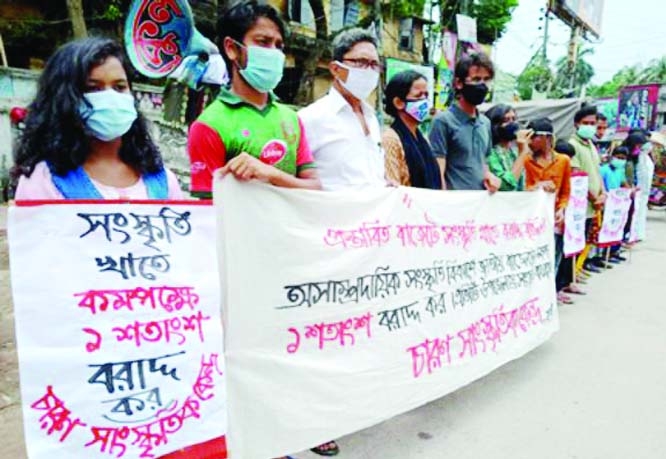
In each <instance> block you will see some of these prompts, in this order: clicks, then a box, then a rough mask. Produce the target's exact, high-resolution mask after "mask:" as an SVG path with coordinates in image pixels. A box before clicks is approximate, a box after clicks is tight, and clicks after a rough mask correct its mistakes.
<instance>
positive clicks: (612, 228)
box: [597, 188, 631, 245]
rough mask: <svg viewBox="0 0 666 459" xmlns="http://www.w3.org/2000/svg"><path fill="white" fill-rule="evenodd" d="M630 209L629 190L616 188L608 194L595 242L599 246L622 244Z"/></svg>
mask: <svg viewBox="0 0 666 459" xmlns="http://www.w3.org/2000/svg"><path fill="white" fill-rule="evenodd" d="M630 207H631V190H630V189H629V188H617V189H615V190H611V191H609V192H608V197H607V198H606V204H605V206H604V216H603V220H602V223H601V229H600V230H599V239H598V241H597V243H598V244H599V245H613V244H619V243H621V242H622V239H623V238H624V227H625V225H626V224H627V219H628V218H629V208H630Z"/></svg>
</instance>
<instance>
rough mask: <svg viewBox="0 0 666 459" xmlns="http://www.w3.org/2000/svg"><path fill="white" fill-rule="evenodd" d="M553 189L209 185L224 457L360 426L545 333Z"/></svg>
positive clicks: (494, 363) (300, 445)
mask: <svg viewBox="0 0 666 459" xmlns="http://www.w3.org/2000/svg"><path fill="white" fill-rule="evenodd" d="M230 196H232V197H233V198H231V199H230V198H229V197H230ZM553 199H554V198H553V196H552V195H548V194H546V193H544V192H534V193H497V194H495V195H492V196H491V195H489V194H488V193H485V192H454V193H441V192H437V191H431V190H421V189H417V188H402V187H401V188H380V189H375V190H364V192H363V193H358V192H357V191H348V192H336V193H321V192H314V191H310V192H309V191H302V190H288V189H283V188H277V187H271V186H268V185H265V184H261V183H255V182H249V183H241V182H238V181H236V180H235V179H233V178H232V177H227V178H225V179H224V180H223V181H221V183H220V182H218V183H216V188H215V200H216V203H223V204H217V205H218V222H220V227H219V228H218V231H219V239H218V248H219V250H220V253H221V255H220V263H221V264H220V268H221V273H222V276H221V278H222V286H223V291H224V292H225V294H224V304H225V308H224V309H223V314H224V323H225V356H226V376H227V390H228V393H229V396H228V412H229V431H228V435H227V441H228V443H227V444H228V448H229V457H230V458H231V459H239V458H242V459H266V458H269V457H280V456H283V455H285V454H291V453H294V452H298V451H301V450H304V449H307V448H311V447H314V446H316V445H318V444H321V443H324V442H325V441H328V440H331V439H332V438H339V437H340V436H342V435H346V434H349V433H352V432H356V431H358V430H361V429H364V428H367V427H369V426H372V425H374V424H377V423H379V422H382V421H384V420H386V419H389V418H391V417H392V416H396V415H398V414H400V413H404V412H406V411H409V410H411V409H413V408H416V407H418V406H420V405H423V404H425V403H428V402H430V401H432V400H435V399H437V398H439V397H442V396H444V395H446V394H448V393H450V392H452V391H454V390H456V389H457V388H459V387H461V386H464V385H466V384H469V383H470V382H472V381H474V380H476V379H478V378H481V377H482V376H484V375H486V374H488V373H489V372H491V371H493V370H494V369H496V368H497V367H499V366H501V365H503V364H505V363H507V362H509V361H511V360H513V359H516V358H519V357H521V356H523V355H524V354H525V353H527V352H529V351H530V350H532V349H534V348H535V347H537V346H539V345H540V344H542V343H543V342H545V341H546V340H548V339H549V338H550V337H551V335H552V334H553V333H554V332H555V331H556V330H557V329H558V316H557V306H556V298H555V287H554V284H555V281H554V274H553V268H554V260H553V259H554V252H553V250H554V240H553V232H552V228H553V211H552V209H553V206H554V202H553Z"/></svg>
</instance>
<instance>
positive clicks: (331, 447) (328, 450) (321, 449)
mask: <svg viewBox="0 0 666 459" xmlns="http://www.w3.org/2000/svg"><path fill="white" fill-rule="evenodd" d="M310 451H312V452H313V453H315V454H319V455H320V456H337V455H338V453H340V448H339V447H338V444H337V443H336V442H335V441H333V440H331V441H329V442H327V443H324V444H321V445H319V446H317V447H315V448H311V449H310Z"/></svg>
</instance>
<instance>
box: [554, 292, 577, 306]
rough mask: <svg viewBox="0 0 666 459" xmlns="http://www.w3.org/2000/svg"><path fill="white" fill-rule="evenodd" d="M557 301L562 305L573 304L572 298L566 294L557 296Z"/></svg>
mask: <svg viewBox="0 0 666 459" xmlns="http://www.w3.org/2000/svg"><path fill="white" fill-rule="evenodd" d="M557 301H558V302H559V303H562V304H573V303H574V302H573V300H572V299H571V297H569V296H567V295H565V294H564V293H562V292H560V293H558V294H557Z"/></svg>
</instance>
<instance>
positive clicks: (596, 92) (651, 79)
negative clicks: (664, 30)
mask: <svg viewBox="0 0 666 459" xmlns="http://www.w3.org/2000/svg"><path fill="white" fill-rule="evenodd" d="M648 83H666V56H664V57H661V58H659V59H654V60H652V61H650V63H649V64H648V65H647V66H645V67H642V66H640V65H632V66H627V67H623V68H622V69H620V70H619V71H618V72H616V73H615V75H613V77H612V78H611V79H610V80H609V81H606V82H604V83H603V84H600V85H598V86H593V87H591V88H590V91H589V94H590V95H591V96H592V97H616V96H617V95H618V93H619V92H620V89H622V88H623V87H624V86H631V85H635V84H648Z"/></svg>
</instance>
